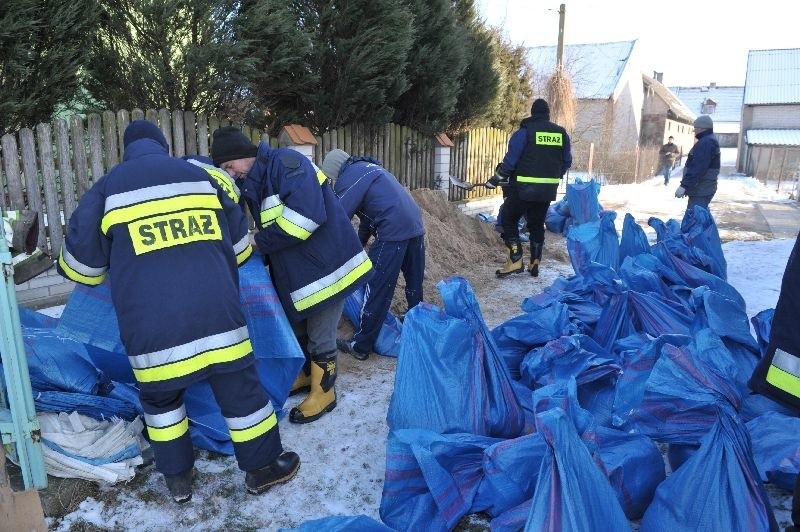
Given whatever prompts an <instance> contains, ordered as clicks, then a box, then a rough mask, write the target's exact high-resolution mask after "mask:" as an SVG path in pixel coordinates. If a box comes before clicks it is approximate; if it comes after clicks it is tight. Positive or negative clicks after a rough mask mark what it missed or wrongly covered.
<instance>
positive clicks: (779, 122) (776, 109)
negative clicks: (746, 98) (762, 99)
mask: <svg viewBox="0 0 800 532" xmlns="http://www.w3.org/2000/svg"><path fill="white" fill-rule="evenodd" d="M750 109H751V110H752V116H751V118H750V120H749V121H748V123H747V124H746V125H745V127H744V128H743V129H783V128H787V129H788V128H791V129H797V128H800V105H754V106H752V107H750Z"/></svg>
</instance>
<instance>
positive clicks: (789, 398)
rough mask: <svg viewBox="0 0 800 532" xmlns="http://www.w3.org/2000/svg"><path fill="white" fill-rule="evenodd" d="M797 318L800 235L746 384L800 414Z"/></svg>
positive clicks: (793, 529) (792, 530)
mask: <svg viewBox="0 0 800 532" xmlns="http://www.w3.org/2000/svg"><path fill="white" fill-rule="evenodd" d="M798 316H800V236H798V237H797V240H795V243H794V248H793V249H792V253H791V254H790V255H789V261H788V262H787V263H786V270H785V271H784V273H783V280H782V281H781V291H780V294H779V295H778V303H777V305H776V306H775V314H774V316H773V318H772V328H771V331H770V338H769V344H768V345H767V351H766V352H765V353H764V357H763V358H762V359H761V360H760V361H759V362H758V365H756V368H755V370H754V371H753V375H752V376H751V377H750V380H749V381H748V383H747V384H748V385H749V386H750V388H752V389H753V391H755V392H757V393H760V394H763V395H766V396H767V397H770V398H772V399H775V400H776V401H780V402H781V403H783V404H785V405H786V406H788V407H790V408H792V409H793V410H794V411H795V412H796V413H797V414H800V329H798V327H797V317H798ZM798 436H799V437H800V435H798ZM792 524H793V525H792V526H790V527H788V528H787V529H786V531H787V532H800V475H798V476H797V478H796V479H795V484H794V499H793V501H792Z"/></svg>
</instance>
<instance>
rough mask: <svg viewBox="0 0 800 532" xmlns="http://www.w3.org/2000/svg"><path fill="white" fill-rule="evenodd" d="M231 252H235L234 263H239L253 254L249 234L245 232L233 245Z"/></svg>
mask: <svg viewBox="0 0 800 532" xmlns="http://www.w3.org/2000/svg"><path fill="white" fill-rule="evenodd" d="M233 252H234V253H236V264H239V265H241V264H242V263H244V261H246V260H247V259H248V258H249V257H250V255H252V254H253V246H251V245H250V236H249V235H248V234H247V233H245V235H244V237H243V238H242V239H241V240H239V241H238V242H237V243H235V244H234V245H233Z"/></svg>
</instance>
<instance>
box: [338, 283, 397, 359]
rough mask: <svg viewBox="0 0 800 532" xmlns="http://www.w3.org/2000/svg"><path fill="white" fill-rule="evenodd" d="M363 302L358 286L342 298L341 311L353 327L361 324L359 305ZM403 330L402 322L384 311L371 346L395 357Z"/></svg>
mask: <svg viewBox="0 0 800 532" xmlns="http://www.w3.org/2000/svg"><path fill="white" fill-rule="evenodd" d="M363 304H364V289H363V288H359V289H358V290H356V291H354V292H352V293H351V294H350V295H349V296H347V297H346V298H345V300H344V310H343V311H342V313H343V314H344V315H345V317H346V318H347V319H348V320H350V323H352V324H353V327H354V328H355V329H356V330H358V327H359V325H360V324H361V318H360V316H361V307H362V306H363ZM402 332H403V324H402V323H401V322H400V320H399V319H397V317H396V316H395V315H394V314H392V313H391V312H387V313H386V317H385V318H384V319H383V325H381V330H380V332H379V333H378V338H376V339H375V345H374V346H373V348H374V349H375V352H376V353H378V354H379V355H384V356H388V357H396V356H397V355H398V354H399V353H400V334H401V333H402Z"/></svg>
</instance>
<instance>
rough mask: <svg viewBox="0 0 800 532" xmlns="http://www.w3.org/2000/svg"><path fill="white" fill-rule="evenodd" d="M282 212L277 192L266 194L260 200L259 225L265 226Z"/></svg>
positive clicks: (281, 203)
mask: <svg viewBox="0 0 800 532" xmlns="http://www.w3.org/2000/svg"><path fill="white" fill-rule="evenodd" d="M282 212H283V202H282V201H281V198H280V197H279V196H278V195H277V194H273V195H272V196H267V197H266V198H264V200H263V201H262V202H261V214H260V218H261V226H262V227H265V226H267V225H269V224H271V223H272V222H274V221H275V219H276V218H277V217H278V216H280V215H281V213H282Z"/></svg>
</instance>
